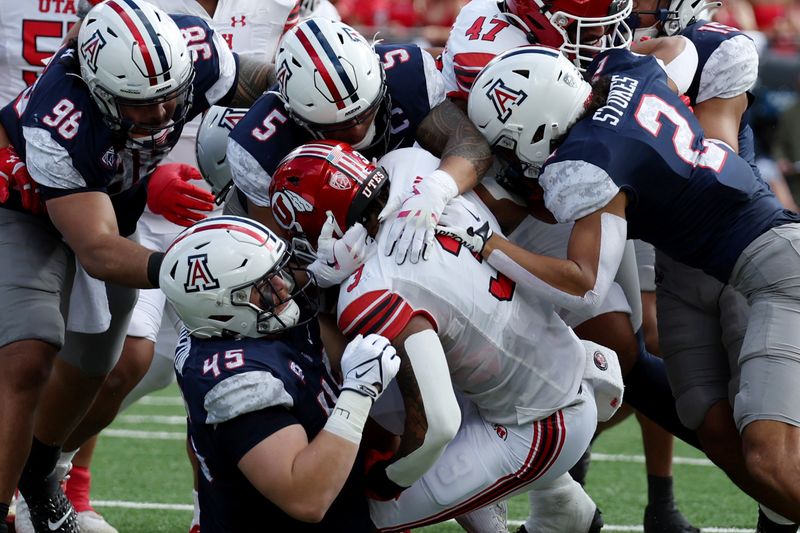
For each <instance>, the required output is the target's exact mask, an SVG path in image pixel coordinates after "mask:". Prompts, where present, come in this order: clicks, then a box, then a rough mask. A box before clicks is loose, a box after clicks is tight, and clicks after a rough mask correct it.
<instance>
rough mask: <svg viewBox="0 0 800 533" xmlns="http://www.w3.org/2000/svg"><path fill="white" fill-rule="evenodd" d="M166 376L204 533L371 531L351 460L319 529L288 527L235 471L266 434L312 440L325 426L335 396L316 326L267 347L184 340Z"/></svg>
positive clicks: (263, 342)
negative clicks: (185, 422) (196, 473)
mask: <svg viewBox="0 0 800 533" xmlns="http://www.w3.org/2000/svg"><path fill="white" fill-rule="evenodd" d="M175 371H176V374H177V376H178V384H179V386H180V388H181V392H182V394H183V399H184V402H185V404H186V409H187V412H188V415H189V436H190V439H191V445H192V447H193V449H194V452H195V454H196V455H197V458H198V461H199V464H200V491H199V493H200V506H201V523H202V524H203V530H204V531H205V530H206V529H208V530H209V531H214V532H219V533H223V532H229V533H246V532H251V531H252V532H254V533H255V532H259V533H260V532H263V531H299V532H302V531H326V532H327V531H333V532H336V531H341V532H350V531H353V532H361V531H364V532H367V531H371V530H372V525H371V522H370V520H369V509H368V507H367V501H366V497H365V495H364V494H365V493H364V486H363V482H362V480H363V476H362V475H361V472H363V464H362V463H361V462H360V461H357V462H356V465H355V466H354V467H353V473H351V475H350V479H348V481H347V483H346V484H345V486H344V488H343V489H342V491H341V492H340V494H339V497H337V499H336V500H335V502H334V504H333V505H332V507H331V508H330V510H329V511H328V513H327V514H326V515H325V518H324V520H323V521H322V522H321V523H319V524H305V523H302V522H299V521H297V520H294V519H293V518H291V517H290V516H289V515H287V514H286V513H285V512H283V511H282V510H281V509H279V508H278V507H277V506H275V505H274V504H272V503H271V502H270V501H269V500H267V499H266V498H264V496H263V495H261V493H259V492H258V490H256V489H255V488H254V487H253V486H252V485H251V484H250V482H249V481H248V480H247V478H245V476H244V475H243V474H242V473H241V471H240V470H239V469H238V466H237V464H238V462H239V460H240V459H241V458H242V457H243V456H244V455H245V454H246V453H247V452H248V451H250V449H252V448H253V447H254V446H256V445H257V444H258V443H260V442H261V441H263V440H264V439H266V438H267V437H269V436H270V435H271V434H272V433H274V432H276V431H278V430H280V429H282V428H284V427H287V426H289V425H293V424H300V425H302V426H303V429H305V431H306V434H307V435H308V440H309V441H311V440H312V439H313V438H314V437H315V436H316V435H317V434H318V433H319V432H320V431H321V430H322V428H323V427H324V425H325V422H326V421H327V420H328V415H329V413H330V410H331V409H332V408H333V406H334V405H335V403H336V399H337V397H338V394H339V388H338V386H337V384H336V382H335V381H334V379H333V378H332V377H331V375H330V373H329V372H328V370H327V367H326V366H325V363H324V360H323V357H322V341H321V340H320V336H319V326H318V325H317V322H316V321H311V322H309V323H308V324H307V325H304V326H298V327H296V328H293V329H291V330H288V331H287V332H286V333H284V334H282V335H281V336H279V337H275V338H261V339H249V338H248V339H240V340H232V339H219V338H216V339H196V338H194V337H191V336H190V335H188V334H187V333H186V332H185V331H184V332H183V334H182V335H181V338H180V341H179V343H178V348H177V350H176V356H175Z"/></svg>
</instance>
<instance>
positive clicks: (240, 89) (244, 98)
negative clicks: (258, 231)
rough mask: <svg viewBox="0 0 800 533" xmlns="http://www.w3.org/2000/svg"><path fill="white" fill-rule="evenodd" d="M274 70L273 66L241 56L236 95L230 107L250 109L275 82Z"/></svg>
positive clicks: (229, 103) (229, 104)
mask: <svg viewBox="0 0 800 533" xmlns="http://www.w3.org/2000/svg"><path fill="white" fill-rule="evenodd" d="M273 72H274V69H273V68H272V66H271V65H269V64H267V63H264V62H261V61H258V60H256V59H254V58H252V57H248V56H245V55H240V56H239V75H238V78H237V84H236V93H235V94H234V96H233V98H232V99H231V101H230V102H228V106H229V107H250V106H251V105H253V102H255V101H256V100H258V98H259V97H260V96H261V95H262V94H264V91H266V90H267V89H268V88H269V86H270V85H271V84H272V83H273V82H274V81H275V80H274V74H273Z"/></svg>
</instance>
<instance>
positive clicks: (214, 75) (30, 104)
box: [0, 15, 238, 235]
mask: <svg viewBox="0 0 800 533" xmlns="http://www.w3.org/2000/svg"><path fill="white" fill-rule="evenodd" d="M170 16H171V17H172V18H173V20H174V21H175V22H176V24H177V25H178V27H179V28H180V29H181V32H182V34H183V36H184V38H185V39H186V42H187V45H188V47H189V50H190V51H191V52H192V57H193V60H194V69H195V77H194V81H193V84H192V100H191V105H190V107H189V111H188V114H187V117H186V118H187V121H188V120H191V119H192V118H194V117H195V116H197V115H199V114H200V113H202V112H203V111H205V110H206V109H208V108H209V107H210V106H211V105H212V104H213V103H216V102H220V103H224V102H225V101H227V100H228V99H230V98H231V97H232V95H233V92H234V90H235V86H236V71H237V68H236V64H237V61H238V60H237V59H236V56H235V55H234V54H233V53H232V52H231V51H230V50H229V49H228V47H227V45H226V44H225V42H224V41H223V40H222V39H221V38H220V37H219V36H217V35H216V34H215V33H214V30H212V29H211V27H210V26H208V24H207V23H206V22H205V21H204V20H203V19H201V18H199V17H192V16H187V15H170ZM99 53H102V50H101V51H100V52H99ZM0 121H2V124H3V127H4V128H5V130H6V131H7V132H8V134H9V137H10V140H11V144H12V146H14V147H15V148H16V150H17V152H18V153H19V155H20V157H21V158H22V159H23V160H26V163H27V164H28V170H29V172H30V174H31V177H32V178H33V179H34V181H36V182H37V183H38V184H39V188H40V190H41V194H42V198H43V199H44V200H47V199H50V198H55V197H59V196H64V195H67V194H73V193H77V192H84V191H101V192H106V193H108V194H109V196H111V198H112V202H113V204H114V208H115V212H116V214H117V219H118V223H119V227H120V233H121V234H123V235H127V234H130V233H132V232H133V230H134V229H135V224H136V220H137V219H138V218H139V215H140V214H141V211H142V209H143V208H144V203H145V200H146V191H145V190H144V187H142V186H140V185H141V183H142V182H143V180H144V179H145V178H146V177H147V176H149V175H150V173H151V172H152V171H153V170H154V169H155V167H156V166H157V165H158V164H159V163H160V162H161V160H162V159H163V158H164V157H165V156H166V155H167V154H168V153H169V151H170V150H171V149H172V147H173V146H175V144H176V143H177V142H178V139H179V138H180V133H181V130H182V129H183V123H180V124H177V125H176V126H175V127H174V128H173V129H172V130H171V131H170V132H169V133H168V134H167V135H166V136H165V137H164V138H163V139H162V141H161V144H159V145H158V147H157V148H154V149H146V150H145V149H137V148H132V147H126V142H125V139H124V138H123V137H122V136H121V135H120V134H118V133H115V132H114V131H113V130H111V129H110V128H109V127H108V126H107V124H106V122H105V120H104V118H103V115H102V113H101V112H100V109H99V108H98V107H97V104H95V102H94V100H93V99H92V97H91V94H90V92H89V89H88V87H87V86H86V84H85V83H84V82H83V80H82V79H81V77H80V66H79V62H78V57H77V51H76V48H75V45H74V44H73V45H72V46H65V47H63V48H61V49H60V50H59V51H58V52H57V53H56V55H55V56H54V58H53V60H52V61H51V62H50V64H49V65H48V67H47V68H46V69H45V71H44V73H43V74H42V75H41V76H40V77H39V79H38V80H37V82H36V83H35V84H34V85H32V86H31V87H29V88H27V89H26V90H24V91H23V92H22V93H20V95H19V96H18V97H17V98H16V99H15V100H14V101H12V102H11V103H10V104H8V105H7V106H6V107H4V108H3V109H2V111H0ZM31 142H32V143H35V145H36V146H37V148H39V149H38V150H36V157H32V154H30V153H28V152H29V149H28V146H27V145H28V143H31ZM2 207H4V208H9V209H16V210H21V209H22V207H21V203H20V198H19V195H18V194H17V193H16V192H15V191H14V192H12V196H11V198H10V199H9V201H8V202H7V203H6V204H3V205H2ZM43 216H46V215H43Z"/></svg>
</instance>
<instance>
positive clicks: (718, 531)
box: [92, 500, 753, 533]
mask: <svg viewBox="0 0 800 533" xmlns="http://www.w3.org/2000/svg"><path fill="white" fill-rule="evenodd" d="M92 505H94V506H96V507H114V508H118V509H148V510H158V511H191V510H192V505H191V504H188V503H156V502H127V501H122V500H92ZM448 522H451V523H455V520H448ZM522 523H523V521H522V520H509V521H508V525H509V527H517V526H520V525H521V524H522ZM603 531H609V532H610V531H635V532H640V531H644V528H643V527H642V526H621V525H614V524H606V525H605V526H604V527H603ZM702 531H703V532H704V533H753V530H752V529H743V528H737V527H704V528H703V529H702Z"/></svg>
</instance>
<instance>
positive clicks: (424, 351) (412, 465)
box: [386, 329, 461, 487]
mask: <svg viewBox="0 0 800 533" xmlns="http://www.w3.org/2000/svg"><path fill="white" fill-rule="evenodd" d="M404 347H405V349H406V354H407V356H408V359H409V361H410V362H411V367H412V368H413V369H414V377H415V378H416V380H417V385H418V386H419V392H420V396H421V397H422V403H423V406H424V409H425V418H426V420H427V422H428V429H427V431H426V433H425V440H424V441H423V443H422V446H420V447H419V448H417V449H416V450H414V451H413V452H411V453H410V454H408V455H406V456H405V457H403V458H401V459H398V460H397V461H395V462H394V463H392V464H391V465H389V466H388V467H387V468H386V476H387V477H388V478H389V479H390V480H391V481H393V482H394V483H396V484H398V485H400V486H401V487H410V486H411V485H413V484H414V482H415V481H416V480H418V479H419V478H421V477H422V475H423V474H424V473H425V472H427V471H428V469H430V467H431V466H433V463H435V462H436V460H437V459H438V458H439V456H440V455H442V453H443V452H444V450H445V448H446V447H447V444H448V443H449V442H450V441H451V440H453V437H455V435H456V432H458V428H459V426H460V425H461V409H460V408H459V406H458V401H457V400H456V396H455V393H454V392H453V386H452V383H451V382H450V369H449V368H448V366H447V360H446V359H445V355H444V349H442V344H441V342H439V337H438V336H437V335H436V332H435V331H433V330H432V329H426V330H424V331H420V332H419V333H415V334H413V335H411V336H409V337H408V338H407V339H406V341H405V343H404Z"/></svg>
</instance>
